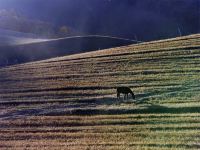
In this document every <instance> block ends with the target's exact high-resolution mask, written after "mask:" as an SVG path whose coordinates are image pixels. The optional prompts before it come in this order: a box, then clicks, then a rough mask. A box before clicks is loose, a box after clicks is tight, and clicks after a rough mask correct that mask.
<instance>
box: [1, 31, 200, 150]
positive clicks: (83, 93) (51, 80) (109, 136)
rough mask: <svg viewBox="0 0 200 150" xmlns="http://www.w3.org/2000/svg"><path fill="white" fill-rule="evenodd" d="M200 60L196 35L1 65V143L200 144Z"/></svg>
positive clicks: (85, 147) (98, 147)
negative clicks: (125, 95) (127, 93)
mask: <svg viewBox="0 0 200 150" xmlns="http://www.w3.org/2000/svg"><path fill="white" fill-rule="evenodd" d="M199 64H200V35H199V34H197V35H191V36H186V37H182V38H175V39H169V40H162V41H155V42H148V43H142V44H137V45H130V46H125V47H120V48H112V49H107V50H102V51H96V52H90V53H84V54H76V55H71V56H65V57H60V58H54V59H49V60H44V61H39V62H34V63H27V64H21V65H16V66H12V67H8V68H2V69H0V149H69V150H73V149H74V150H79V149H80V150H90V149H94V150H105V149H106V150H107V149H108V150H121V149H122V150H123V149H124V150H125V149H126V150H128V149H131V150H132V149H138V150H141V149H152V150H156V149H159V150H160V149H162V150H169V149H177V150H179V149H199V148H200V142H199V141H200V136H199V135H200V130H199V129H200V92H199V91H200V76H199V73H200V65H199ZM121 85H126V86H129V87H131V88H132V89H133V90H134V93H135V95H136V100H128V101H122V100H121V101H118V100H116V87H117V86H121Z"/></svg>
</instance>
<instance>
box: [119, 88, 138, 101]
mask: <svg viewBox="0 0 200 150" xmlns="http://www.w3.org/2000/svg"><path fill="white" fill-rule="evenodd" d="M121 93H122V94H124V99H128V94H131V95H132V98H133V99H135V95H134V93H133V92H132V90H131V89H130V88H129V87H118V88H117V98H118V99H120V94H121Z"/></svg>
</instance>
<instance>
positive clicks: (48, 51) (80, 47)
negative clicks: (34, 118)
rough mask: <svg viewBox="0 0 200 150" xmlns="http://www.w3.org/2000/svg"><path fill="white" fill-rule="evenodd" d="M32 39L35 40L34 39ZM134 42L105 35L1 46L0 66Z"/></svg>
mask: <svg viewBox="0 0 200 150" xmlns="http://www.w3.org/2000/svg"><path fill="white" fill-rule="evenodd" d="M35 40H37V39H35ZM39 40H41V39H39ZM25 41H26V39H25ZM29 41H31V40H29ZM32 41H34V39H33V40H32ZM133 43H136V42H134V41H130V40H126V39H125V40H124V39H118V38H112V37H105V36H103V37H99V36H85V37H72V38H60V39H53V40H45V39H44V41H42V42H32V43H31V42H30V43H28V44H19V45H11V46H0V66H7V65H14V64H19V63H25V62H30V61H36V60H42V59H48V58H53V57H58V56H64V55H69V54H75V53H81V52H88V51H92V50H96V49H105V48H111V47H117V46H124V45H129V44H133Z"/></svg>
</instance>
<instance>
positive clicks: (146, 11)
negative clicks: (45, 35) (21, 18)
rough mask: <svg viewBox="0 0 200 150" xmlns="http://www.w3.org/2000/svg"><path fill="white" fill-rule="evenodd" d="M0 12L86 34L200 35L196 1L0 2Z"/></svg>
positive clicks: (198, 0) (143, 37) (199, 1)
mask: <svg viewBox="0 0 200 150" xmlns="http://www.w3.org/2000/svg"><path fill="white" fill-rule="evenodd" d="M0 9H14V10H15V11H17V12H20V13H21V14H23V15H25V16H27V17H29V18H33V19H38V20H42V21H47V22H50V23H52V24H54V25H57V26H60V25H68V26H70V27H72V28H75V29H77V30H80V31H83V32H84V33H88V34H106V35H115V36H122V37H127V38H135V36H137V37H138V38H139V39H140V40H152V39H159V38H168V37H174V36H177V35H178V31H177V28H178V27H179V28H180V30H181V32H182V34H183V35H187V34H192V33H198V32H200V27H199V26H200V18H199V17H200V0H0Z"/></svg>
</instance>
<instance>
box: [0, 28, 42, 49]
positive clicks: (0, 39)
mask: <svg viewBox="0 0 200 150" xmlns="http://www.w3.org/2000/svg"><path fill="white" fill-rule="evenodd" d="M42 40H44V39H42V38H41V37H39V36H38V35H36V34H32V33H24V32H17V31H13V30H6V29H2V28H0V46H9V45H21V44H27V43H30V42H31V43H33V42H34V41H35V42H36V41H42Z"/></svg>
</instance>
